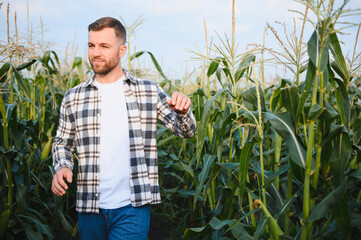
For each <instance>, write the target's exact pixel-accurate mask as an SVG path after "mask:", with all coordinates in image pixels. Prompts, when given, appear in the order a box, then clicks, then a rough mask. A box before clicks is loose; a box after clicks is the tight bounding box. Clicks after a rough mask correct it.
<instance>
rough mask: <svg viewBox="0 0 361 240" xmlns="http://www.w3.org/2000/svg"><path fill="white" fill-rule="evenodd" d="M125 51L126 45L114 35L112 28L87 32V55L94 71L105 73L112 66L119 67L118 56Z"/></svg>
mask: <svg viewBox="0 0 361 240" xmlns="http://www.w3.org/2000/svg"><path fill="white" fill-rule="evenodd" d="M125 52H126V46H125V45H123V44H122V40H121V39H119V38H117V37H116V35H115V31H114V29H113V28H104V29H102V30H100V31H90V32H89V40H88V56H89V62H90V64H91V66H92V68H93V71H94V73H96V74H98V75H107V74H108V73H109V72H111V71H112V70H113V69H114V68H116V67H120V58H122V57H123V56H124V54H125Z"/></svg>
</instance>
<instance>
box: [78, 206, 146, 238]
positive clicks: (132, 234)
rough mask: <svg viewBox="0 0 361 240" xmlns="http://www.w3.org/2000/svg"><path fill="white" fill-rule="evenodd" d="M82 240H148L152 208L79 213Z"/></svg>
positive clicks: (122, 208) (125, 208) (126, 207)
mask: <svg viewBox="0 0 361 240" xmlns="http://www.w3.org/2000/svg"><path fill="white" fill-rule="evenodd" d="M78 223H79V236H80V239H81V240H115V239H117V240H118V239H119V240H123V239H124V240H128V239H137V240H147V236H148V232H149V225H150V206H149V205H146V206H142V207H132V206H131V205H127V206H125V207H121V208H117V209H100V213H79V214H78Z"/></svg>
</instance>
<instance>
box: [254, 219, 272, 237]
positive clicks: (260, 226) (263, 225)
mask: <svg viewBox="0 0 361 240" xmlns="http://www.w3.org/2000/svg"><path fill="white" fill-rule="evenodd" d="M269 220H270V218H269V217H265V216H263V217H262V219H261V221H260V222H259V223H258V224H257V228H256V232H255V233H254V235H253V238H254V239H255V240H257V239H259V238H260V237H261V236H262V234H263V233H264V231H265V230H266V227H267V224H268V223H269Z"/></svg>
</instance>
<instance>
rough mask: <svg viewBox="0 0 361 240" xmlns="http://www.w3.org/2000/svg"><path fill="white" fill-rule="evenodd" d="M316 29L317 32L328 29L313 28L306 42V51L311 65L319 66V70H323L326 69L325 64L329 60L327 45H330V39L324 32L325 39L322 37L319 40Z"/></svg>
mask: <svg viewBox="0 0 361 240" xmlns="http://www.w3.org/2000/svg"><path fill="white" fill-rule="evenodd" d="M317 31H319V33H320V32H321V31H325V32H329V30H328V29H317V30H315V31H314V32H313V34H312V36H311V38H310V40H309V41H308V43H307V52H308V56H309V57H310V60H311V61H312V63H313V65H314V66H316V67H318V66H319V67H320V68H319V70H320V71H322V72H323V71H325V70H326V69H327V64H328V60H329V56H328V55H329V54H328V47H329V45H330V39H329V37H328V35H327V33H324V36H325V37H326V39H323V41H322V42H321V41H320V39H319V34H318V33H317ZM319 61H320V62H319Z"/></svg>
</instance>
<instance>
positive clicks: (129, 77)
mask: <svg viewBox="0 0 361 240" xmlns="http://www.w3.org/2000/svg"><path fill="white" fill-rule="evenodd" d="M123 72H124V74H125V78H124V81H127V80H129V81H131V82H132V83H135V82H136V79H135V77H134V76H133V75H132V74H131V73H130V72H128V71H127V70H126V69H124V68H123ZM94 81H95V74H93V75H92V76H91V77H90V78H89V79H88V80H87V81H86V82H85V87H88V86H89V85H91V86H92V87H94Z"/></svg>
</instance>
